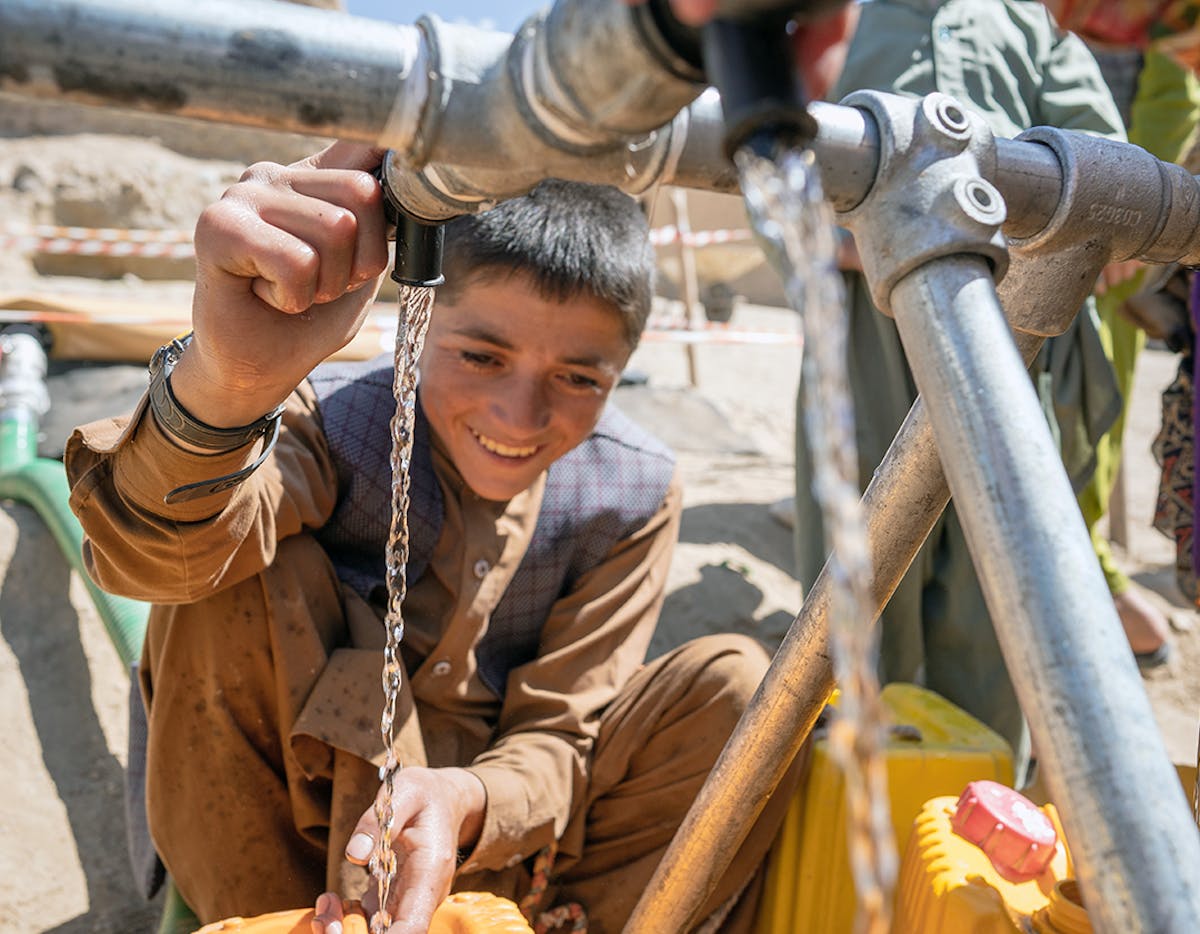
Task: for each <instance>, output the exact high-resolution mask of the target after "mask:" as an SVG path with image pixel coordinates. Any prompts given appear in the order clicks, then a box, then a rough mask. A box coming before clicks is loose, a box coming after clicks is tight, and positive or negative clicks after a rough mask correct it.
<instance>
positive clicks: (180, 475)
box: [64, 383, 337, 603]
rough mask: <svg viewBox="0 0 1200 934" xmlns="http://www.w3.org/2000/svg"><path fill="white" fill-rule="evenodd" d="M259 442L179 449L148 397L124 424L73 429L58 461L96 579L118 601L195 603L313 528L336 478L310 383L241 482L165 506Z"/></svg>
mask: <svg viewBox="0 0 1200 934" xmlns="http://www.w3.org/2000/svg"><path fill="white" fill-rule="evenodd" d="M262 444H263V442H261V441H260V442H256V443H255V444H252V445H248V446H246V447H245V448H241V449H238V450H236V451H232V452H229V453H221V454H215V455H213V454H197V453H193V452H191V451H188V450H185V449H184V448H182V447H180V446H179V445H177V444H175V443H174V442H173V441H172V440H171V439H170V438H169V437H168V436H167V435H166V434H165V433H164V432H163V431H162V429H161V428H159V426H158V424H157V422H156V420H155V418H154V416H153V415H152V414H151V413H150V412H149V409H148V406H147V405H146V399H145V397H143V399H142V401H141V402H140V403H139V404H138V406H137V408H136V409H135V410H134V412H133V413H132V415H130V416H128V417H123V418H119V419H106V420H103V421H99V422H93V423H91V424H88V425H84V426H82V427H80V428H77V429H76V430H75V431H74V432H73V433H72V435H71V437H70V439H69V440H68V442H67V446H66V452H65V455H64V462H65V466H66V470H67V479H68V482H69V484H70V488H71V496H70V506H71V509H72V511H73V512H74V513H75V515H76V516H77V517H78V518H79V521H80V523H81V524H82V526H83V531H84V543H83V556H84V561H85V565H86V567H87V569H88V573H89V574H90V576H91V577H92V579H93V580H95V582H96V583H97V585H99V586H100V587H101V588H103V589H104V590H106V591H108V592H109V593H114V594H118V595H120V596H125V597H131V598H133V599H137V600H145V601H148V602H152V603H191V602H194V601H196V600H199V599H201V598H203V597H205V596H208V595H209V594H212V593H214V592H216V591H219V590H221V589H222V588H224V587H228V586H231V585H232V584H235V583H238V582H239V581H242V580H245V579H247V578H249V577H251V576H253V575H254V574H257V573H259V572H260V571H262V570H264V569H265V568H266V567H267V566H268V565H269V564H270V563H271V561H272V560H273V559H274V557H275V545H276V543H277V542H278V541H279V540H281V539H282V538H285V537H287V536H289V535H294V534H296V533H297V532H300V531H301V530H303V529H305V528H318V527H320V526H321V525H322V524H323V523H324V522H325V521H326V519H328V518H329V516H330V514H331V513H332V511H333V505H334V502H335V500H336V495H337V479H336V472H335V469H334V466H333V462H332V459H331V458H330V455H329V451H328V446H327V445H326V443H325V438H324V435H323V433H322V430H321V419H320V415H319V412H318V409H317V402H316V397H315V394H314V393H313V392H312V390H311V388H310V387H309V386H308V384H307V383H306V384H304V385H303V386H301V387H300V388H299V389H298V390H297V391H296V392H295V393H293V394H292V396H291V398H290V399H289V400H288V403H287V406H286V409H285V411H284V413H283V418H282V423H281V426H280V432H279V440H278V443H277V444H276V446H275V450H274V451H272V452H271V454H270V456H269V457H268V458H267V460H266V461H265V462H264V463H263V464H262V465H261V466H260V467H259V468H258V470H256V471H255V472H254V473H252V474H251V475H250V476H249V477H248V478H247V479H246V480H245V481H243V482H242V483H240V484H238V485H237V486H235V487H233V488H231V489H229V490H225V491H222V492H220V493H214V494H210V495H207V496H203V497H200V498H197V499H194V500H191V501H188V502H182V503H176V504H172V505H168V504H166V503H164V502H163V497H164V496H165V495H166V494H167V493H168V492H170V491H171V490H173V489H174V488H176V487H178V486H181V485H183V484H186V483H192V482H198V481H202V480H211V479H214V478H216V477H220V476H224V475H226V474H229V473H232V472H233V471H236V470H238V469H240V468H242V467H245V466H246V465H248V464H251V463H253V461H254V460H255V458H256V457H257V456H258V455H259V453H261V445H262Z"/></svg>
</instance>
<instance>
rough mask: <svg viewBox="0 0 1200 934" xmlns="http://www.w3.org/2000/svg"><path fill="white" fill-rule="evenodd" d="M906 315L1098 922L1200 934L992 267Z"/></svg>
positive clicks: (979, 268)
mask: <svg viewBox="0 0 1200 934" xmlns="http://www.w3.org/2000/svg"><path fill="white" fill-rule="evenodd" d="M892 308H893V310H894V312H895V317H896V324H897V327H898V328H899V330H900V336H901V339H902V340H903V342H904V346H905V348H906V350H907V352H908V358H909V363H910V364H911V366H912V369H913V374H914V376H915V377H916V382H917V386H918V388H919V389H920V390H921V394H922V396H923V398H924V399H925V400H926V404H927V406H928V409H929V413H930V420H931V421H932V423H933V429H934V433H935V435H936V437H937V443H938V447H939V449H940V451H941V454H942V462H943V464H944V465H945V471H946V477H947V479H948V481H949V484H950V489H951V491H952V492H953V495H954V501H955V504H956V509H957V510H958V515H959V519H960V521H961V523H962V526H963V529H964V532H965V534H966V538H967V544H968V547H969V549H970V551H971V556H972V558H973V559H974V562H975V566H976V569H977V571H978V574H979V579H980V584H981V586H982V588H983V592H984V594H985V596H986V598H987V603H988V609H989V611H990V615H991V617H992V621H993V624H994V625H995V628H996V634H997V637H998V638H999V641H1000V646H1001V649H1002V651H1003V653H1004V657H1005V661H1006V662H1007V663H1008V669H1009V673H1010V675H1011V677H1012V680H1013V685H1014V687H1015V688H1016V692H1017V697H1018V699H1019V700H1020V702H1021V707H1022V709H1023V710H1024V712H1025V714H1026V716H1027V718H1028V720H1029V725H1030V731H1031V734H1032V736H1033V741H1034V744H1035V746H1036V748H1037V750H1038V757H1039V761H1040V763H1041V765H1042V767H1043V768H1044V769H1045V772H1046V779H1047V784H1048V787H1049V790H1050V792H1051V797H1052V798H1053V800H1054V801H1055V803H1056V804H1057V805H1058V807H1059V809H1060V811H1061V812H1062V815H1063V824H1064V827H1065V829H1066V831H1067V836H1068V838H1069V840H1070V841H1071V848H1072V853H1073V855H1074V857H1075V864H1076V871H1077V875H1078V877H1079V881H1080V885H1081V886H1082V888H1083V893H1084V900H1085V901H1086V903H1087V905H1088V910H1089V914H1090V916H1091V920H1092V924H1093V925H1094V926H1095V927H1096V928H1097V929H1099V930H1101V931H1109V932H1136V931H1180V932H1182V931H1195V930H1200V888H1198V887H1197V886H1196V885H1195V880H1196V879H1197V878H1200V836H1198V835H1197V834H1196V828H1195V825H1194V823H1193V822H1192V821H1191V818H1190V814H1189V810H1188V804H1187V801H1186V799H1185V797H1184V794H1183V790H1182V788H1181V787H1180V784H1179V779H1178V777H1177V776H1176V774H1175V771H1174V769H1173V768H1172V766H1171V763H1170V760H1169V758H1168V757H1167V753H1166V749H1165V747H1164V746H1163V742H1162V738H1161V736H1160V735H1159V732H1158V731H1157V730H1156V729H1154V728H1153V724H1154V715H1153V711H1152V710H1151V708H1150V703H1149V701H1148V700H1147V698H1146V692H1145V688H1144V687H1143V685H1142V681H1141V678H1140V676H1139V674H1138V671H1137V666H1136V665H1135V664H1134V660H1133V657H1132V655H1131V653H1130V651H1129V645H1128V642H1127V640H1126V639H1125V636H1124V633H1123V632H1122V630H1121V626H1120V622H1119V620H1118V619H1117V614H1116V610H1115V608H1114V606H1113V602H1112V598H1111V596H1110V594H1109V591H1108V587H1107V586H1106V585H1105V582H1104V575H1103V574H1102V572H1101V571H1100V567H1099V564H1098V563H1097V561H1096V556H1095V552H1094V551H1093V550H1092V547H1091V541H1090V538H1089V536H1088V532H1087V528H1086V527H1085V525H1084V522H1083V518H1082V516H1081V514H1080V512H1079V507H1078V504H1077V503H1076V501H1075V496H1074V493H1073V492H1072V490H1071V486H1070V483H1069V482H1068V480H1067V477H1066V473H1065V472H1064V470H1063V467H1062V461H1061V458H1060V455H1059V453H1058V450H1057V447H1056V446H1055V444H1054V442H1053V440H1052V438H1051V436H1050V430H1049V427H1048V426H1047V424H1046V421H1045V418H1044V416H1043V415H1042V411H1041V407H1040V405H1039V403H1038V400H1037V396H1036V393H1035V392H1034V389H1033V386H1032V385H1031V383H1030V380H1029V377H1028V375H1027V373H1026V371H1025V368H1024V366H1023V365H1022V363H1021V360H1020V358H1019V357H1018V355H1017V353H1016V352H1015V350H1014V349H1013V344H1012V340H1011V337H1010V335H1009V330H1008V326H1007V324H1006V322H1005V319H1004V315H1003V313H1002V311H1001V308H1000V303H999V299H998V298H997V295H996V290H995V285H994V283H993V282H992V278H991V269H990V267H989V266H988V264H987V263H986V262H985V261H984V260H983V259H982V257H968V256H965V255H958V256H952V257H947V258H945V259H941V260H936V261H934V262H932V263H928V264H926V265H924V266H922V267H920V268H918V269H917V270H916V271H915V272H913V273H912V274H910V275H909V276H907V277H905V278H903V279H901V280H900V282H899V284H898V285H897V286H896V288H895V289H894V290H893V292H892Z"/></svg>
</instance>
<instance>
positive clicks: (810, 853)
mask: <svg viewBox="0 0 1200 934" xmlns="http://www.w3.org/2000/svg"><path fill="white" fill-rule="evenodd" d="M882 700H883V704H884V707H885V708H886V711H887V716H888V725H889V728H890V730H889V739H888V745H887V769H888V797H889V800H890V804H891V812H892V828H893V832H894V834H895V838H896V849H897V852H899V853H903V852H904V847H905V844H906V843H907V842H908V837H909V832H910V830H911V829H912V825H913V820H914V818H915V817H916V816H917V813H918V812H919V811H920V809H921V806H922V805H923V804H924V803H925V802H926V801H928V800H929V799H930V798H933V797H936V796H938V795H954V796H955V797H957V796H958V794H959V793H960V792H961V791H962V790H963V788H964V787H965V786H966V785H967V783H968V782H971V781H974V780H976V779H992V780H994V781H997V782H1001V783H1003V784H1008V785H1011V784H1012V780H1013V767H1012V750H1011V749H1010V748H1009V746H1008V743H1006V742H1005V741H1004V739H1003V738H1002V737H1000V736H999V735H998V734H996V733H994V732H993V731H992V730H990V729H988V728H987V727H986V726H984V725H983V724H982V723H980V722H979V721H978V720H976V719H975V718H974V717H972V716H971V715H970V714H968V713H966V711H964V710H962V709H961V708H959V707H956V706H955V705H954V704H952V703H950V702H949V701H948V700H946V699H945V698H943V697H941V696H940V695H938V694H935V693H934V692H933V691H930V690H927V689H925V688H922V687H918V686H917V685H913V684H901V683H894V684H889V685H887V686H886V687H884V689H883V693H882ZM854 908H855V900H854V882H853V879H852V878H851V875H850V863H849V857H848V854H847V843H846V802H845V789H844V782H843V779H842V772H841V769H840V768H839V767H838V766H837V764H836V763H835V762H833V760H832V758H831V757H830V754H829V750H828V748H827V746H826V743H825V741H824V740H823V739H820V738H818V739H816V740H815V742H814V744H813V756H812V769H811V772H810V774H809V777H808V781H807V782H805V783H804V784H803V785H802V786H801V788H800V790H799V791H798V792H797V794H796V798H795V800H794V801H793V802H792V806H791V807H790V808H789V810H788V813H787V817H786V818H785V820H784V825H783V827H782V828H781V830H780V833H779V838H778V839H777V840H776V842H775V846H774V848H773V849H772V852H771V856H770V862H769V865H768V870H767V881H766V886H765V888H764V892H763V899H762V902H761V904H760V906H759V913H758V925H757V934H795V932H799V931H803V932H805V934H845V932H847V931H851V930H853V929H854Z"/></svg>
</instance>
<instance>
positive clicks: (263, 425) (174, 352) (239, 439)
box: [149, 333, 284, 503]
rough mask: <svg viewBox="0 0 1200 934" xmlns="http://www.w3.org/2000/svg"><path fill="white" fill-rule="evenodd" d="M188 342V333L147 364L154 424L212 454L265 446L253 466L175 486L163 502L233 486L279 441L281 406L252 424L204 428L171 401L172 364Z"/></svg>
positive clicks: (181, 500) (255, 468) (215, 491)
mask: <svg viewBox="0 0 1200 934" xmlns="http://www.w3.org/2000/svg"><path fill="white" fill-rule="evenodd" d="M191 341H192V335H191V334H190V333H188V334H185V335H184V336H183V337H180V338H176V339H175V340H172V341H170V342H169V343H167V344H164V345H163V346H162V347H160V348H159V349H158V350H157V351H156V352H155V354H154V357H153V359H152V360H151V361H150V400H149V401H150V410H151V411H152V412H153V413H154V418H155V419H156V420H157V421H158V424H159V425H160V426H161V427H162V429H163V430H164V431H166V432H167V433H168V434H171V435H174V436H175V437H176V438H179V439H180V440H181V441H186V442H187V443H188V444H192V445H195V446H196V447H198V448H202V449H204V450H206V451H212V452H213V453H227V452H229V451H236V450H237V449H238V448H241V447H245V446H246V445H247V444H250V443H251V442H252V441H257V440H258V439H259V438H262V437H266V438H267V443H266V444H265V445H264V446H263V450H262V453H261V454H259V456H258V457H257V458H256V459H255V461H254V463H252V464H250V465H248V466H246V467H243V468H242V469H241V470H237V471H234V472H233V473H231V474H226V475H225V476H222V477H215V478H213V479H211V480H201V481H199V482H197V483H187V484H184V485H183V486H180V487H176V488H175V489H173V490H171V492H169V493H168V494H167V495H166V496H164V497H163V502H165V503H181V502H187V501H188V500H193V499H198V498H200V497H201V496H210V495H212V494H213V493H220V492H222V491H224V490H228V489H231V488H232V487H235V486H237V485H238V484H239V483H241V482H242V481H243V480H245V479H246V478H247V477H248V476H250V474H252V473H254V471H255V470H257V469H258V468H259V467H260V466H261V465H262V463H263V461H265V460H266V459H267V455H268V454H270V453H271V449H272V448H274V447H275V442H276V441H277V440H278V438H279V423H280V419H281V417H282V415H283V409H284V406H283V405H279V406H277V407H276V408H275V409H274V410H272V411H271V412H268V413H267V414H266V415H264V416H263V417H262V418H260V419H258V420H257V421H255V422H253V423H252V424H249V425H242V426H240V427H237V428H214V427H213V426H212V425H206V424H205V423H204V422H202V421H200V420H198V419H196V418H193V417H192V416H191V414H190V413H188V411H187V410H186V409H185V408H184V407H183V406H181V405H180V404H179V401H178V400H177V399H176V398H175V394H174V393H173V392H172V391H171V382H170V377H171V371H172V370H173V369H175V364H176V363H178V362H179V358H180V357H181V356H182V355H183V352H184V350H186V349H187V346H188V344H190V343H191Z"/></svg>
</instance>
